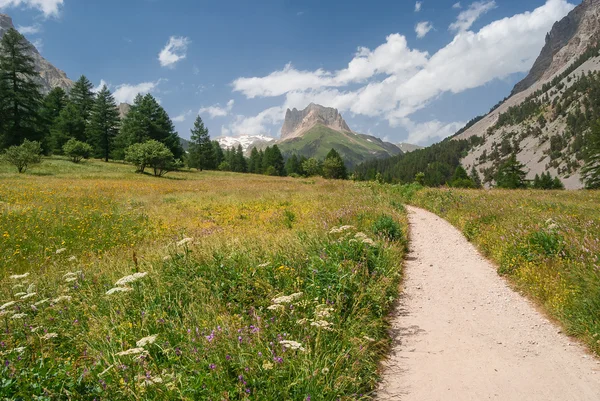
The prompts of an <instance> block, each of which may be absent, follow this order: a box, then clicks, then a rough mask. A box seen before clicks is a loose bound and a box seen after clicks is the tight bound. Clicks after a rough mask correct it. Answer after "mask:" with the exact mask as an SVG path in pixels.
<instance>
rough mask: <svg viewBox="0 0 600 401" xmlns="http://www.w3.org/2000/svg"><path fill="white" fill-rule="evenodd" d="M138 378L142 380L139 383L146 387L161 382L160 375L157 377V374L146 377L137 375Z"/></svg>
mask: <svg viewBox="0 0 600 401" xmlns="http://www.w3.org/2000/svg"><path fill="white" fill-rule="evenodd" d="M138 380H139V381H141V382H142V383H141V385H142V386H144V387H148V386H151V385H153V384H157V383H162V382H163V379H162V378H161V377H159V376H156V377H150V378H148V377H146V376H139V377H138Z"/></svg>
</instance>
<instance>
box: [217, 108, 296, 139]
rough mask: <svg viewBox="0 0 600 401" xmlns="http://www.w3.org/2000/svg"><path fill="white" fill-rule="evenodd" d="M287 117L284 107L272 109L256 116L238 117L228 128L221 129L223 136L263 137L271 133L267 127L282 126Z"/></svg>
mask: <svg viewBox="0 0 600 401" xmlns="http://www.w3.org/2000/svg"><path fill="white" fill-rule="evenodd" d="M284 116H285V108H284V107H271V108H269V109H266V110H264V111H261V112H260V113H258V114H257V115H256V116H253V117H245V116H237V117H236V119H235V121H234V122H233V123H231V124H229V125H228V126H222V127H221V135H222V136H240V135H261V134H267V133H269V132H270V130H269V128H267V126H273V125H276V124H281V122H283V118H284Z"/></svg>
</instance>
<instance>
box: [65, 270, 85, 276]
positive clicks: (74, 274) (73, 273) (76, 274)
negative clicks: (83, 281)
mask: <svg viewBox="0 0 600 401" xmlns="http://www.w3.org/2000/svg"><path fill="white" fill-rule="evenodd" d="M79 275H81V270H78V271H76V272H69V273H66V274H65V275H64V276H63V277H64V278H69V277H77V276H79Z"/></svg>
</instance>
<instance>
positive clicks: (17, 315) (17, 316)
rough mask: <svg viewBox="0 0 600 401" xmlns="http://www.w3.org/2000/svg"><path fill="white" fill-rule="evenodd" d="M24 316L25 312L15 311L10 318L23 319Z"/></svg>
mask: <svg viewBox="0 0 600 401" xmlns="http://www.w3.org/2000/svg"><path fill="white" fill-rule="evenodd" d="M25 316H27V313H15V314H14V315H12V317H11V319H23V318H24V317H25Z"/></svg>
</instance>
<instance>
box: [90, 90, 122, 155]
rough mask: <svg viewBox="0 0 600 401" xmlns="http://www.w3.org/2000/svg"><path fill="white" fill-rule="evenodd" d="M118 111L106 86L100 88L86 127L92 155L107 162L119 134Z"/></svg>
mask: <svg viewBox="0 0 600 401" xmlns="http://www.w3.org/2000/svg"><path fill="white" fill-rule="evenodd" d="M119 123H120V120H119V109H118V108H117V104H116V102H115V98H114V97H113V96H112V94H111V93H110V91H109V90H108V88H107V87H106V85H104V86H103V87H102V89H101V90H100V92H99V93H98V96H97V97H96V100H95V101H94V105H93V107H92V110H91V113H90V122H89V126H88V132H89V142H90V143H91V144H92V145H93V147H94V154H95V155H96V156H97V157H101V158H103V159H104V161H106V162H107V161H108V158H109V157H110V156H111V153H112V151H113V149H114V140H115V138H116V136H117V134H118V133H119Z"/></svg>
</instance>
